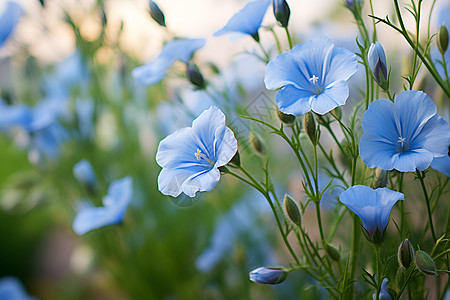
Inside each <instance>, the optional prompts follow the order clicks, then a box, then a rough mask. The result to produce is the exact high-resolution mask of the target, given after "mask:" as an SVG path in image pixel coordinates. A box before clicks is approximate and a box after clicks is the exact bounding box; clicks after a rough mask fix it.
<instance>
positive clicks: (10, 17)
mask: <svg viewBox="0 0 450 300" xmlns="http://www.w3.org/2000/svg"><path fill="white" fill-rule="evenodd" d="M22 14H23V10H22V7H20V5H19V4H17V3H16V2H13V1H8V2H7V3H6V6H4V10H3V13H2V15H1V16H0V47H1V46H3V44H4V43H5V42H6V40H7V39H8V38H9V37H10V36H11V33H12V32H13V31H14V28H15V27H16V25H17V23H18V22H19V19H20V17H21V16H22Z"/></svg>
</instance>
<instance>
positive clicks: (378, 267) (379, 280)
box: [374, 246, 381, 300]
mask: <svg viewBox="0 0 450 300" xmlns="http://www.w3.org/2000/svg"><path fill="white" fill-rule="evenodd" d="M374 248H375V256H376V260H377V295H376V300H379V299H380V291H381V255H380V247H379V246H374Z"/></svg>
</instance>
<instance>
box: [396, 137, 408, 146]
mask: <svg viewBox="0 0 450 300" xmlns="http://www.w3.org/2000/svg"><path fill="white" fill-rule="evenodd" d="M405 140H406V138H404V137H401V136H399V137H398V141H397V143H400V144H401V145H402V147H403V144H404V143H405Z"/></svg>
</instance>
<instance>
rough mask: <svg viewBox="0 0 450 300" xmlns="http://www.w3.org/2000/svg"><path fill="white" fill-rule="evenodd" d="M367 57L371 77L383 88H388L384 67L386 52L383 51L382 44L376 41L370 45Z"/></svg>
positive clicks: (385, 68)
mask: <svg viewBox="0 0 450 300" xmlns="http://www.w3.org/2000/svg"><path fill="white" fill-rule="evenodd" d="M367 58H368V59H369V67H370V70H371V71H372V74H373V77H374V78H375V80H376V81H377V82H378V84H379V85H380V86H381V88H382V89H383V90H387V89H388V88H389V81H388V73H387V67H386V54H385V53H384V49H383V46H381V44H380V43H379V42H378V41H377V42H375V43H374V44H372V45H370V48H369V52H368V53H367Z"/></svg>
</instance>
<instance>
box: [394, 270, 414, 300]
mask: <svg viewBox="0 0 450 300" xmlns="http://www.w3.org/2000/svg"><path fill="white" fill-rule="evenodd" d="M413 273H414V269H412V270H410V271H409V273H408V277H407V278H406V280H405V282H404V283H403V286H402V288H401V289H400V291H399V292H398V294H397V297H395V300H399V299H400V297H401V295H402V293H403V291H404V290H405V288H406V286H407V285H408V283H409V280H410V279H411V276H412V274H413Z"/></svg>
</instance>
